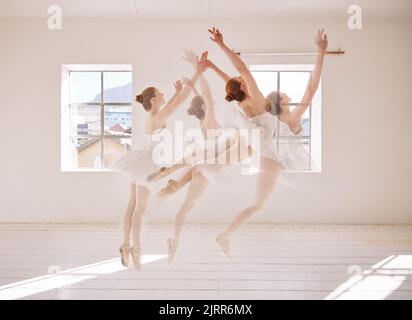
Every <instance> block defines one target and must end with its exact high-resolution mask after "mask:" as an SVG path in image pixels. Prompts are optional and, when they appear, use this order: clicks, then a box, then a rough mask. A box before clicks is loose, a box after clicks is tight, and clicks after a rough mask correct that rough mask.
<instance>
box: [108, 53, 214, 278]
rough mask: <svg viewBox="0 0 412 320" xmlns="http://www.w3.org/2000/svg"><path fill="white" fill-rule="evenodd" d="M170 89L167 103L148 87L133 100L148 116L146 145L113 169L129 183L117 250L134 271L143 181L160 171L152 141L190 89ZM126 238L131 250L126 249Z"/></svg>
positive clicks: (146, 191)
mask: <svg viewBox="0 0 412 320" xmlns="http://www.w3.org/2000/svg"><path fill="white" fill-rule="evenodd" d="M205 59H206V55H205V53H204V54H203V55H202V57H201V58H200V60H197V61H196V70H195V73H194V75H193V76H192V78H191V80H190V81H191V82H192V83H196V81H197V80H198V79H199V77H200V75H201V74H202V73H203V71H204V70H205V67H204V61H205ZM174 86H175V90H176V92H175V94H174V95H173V97H172V98H171V99H170V100H169V101H168V102H167V103H165V98H164V95H163V93H162V92H160V91H159V89H157V88H155V87H148V88H146V89H144V90H143V92H142V93H141V94H139V95H137V96H136V101H137V102H138V103H140V104H142V106H143V108H144V109H145V111H147V112H148V113H149V115H148V117H147V119H146V126H145V133H146V135H147V141H146V145H145V147H144V148H143V149H140V150H135V151H132V152H129V153H128V154H127V155H125V156H124V157H122V158H121V159H120V160H118V161H117V162H116V163H115V164H114V165H113V169H114V170H115V171H118V172H120V173H121V174H123V175H126V176H127V177H129V178H131V180H132V183H131V186H130V197H129V202H128V206H127V208H126V212H125V213H124V217H123V243H122V245H121V246H120V249H119V251H120V257H121V262H122V264H123V266H125V267H127V266H128V265H129V253H130V255H131V256H132V260H133V264H134V267H135V268H136V269H138V270H140V268H141V259H140V257H141V245H140V244H141V222H142V217H143V214H144V212H145V210H146V207H147V202H148V199H149V196H150V193H151V191H150V189H151V184H150V183H149V181H147V176H148V175H149V174H150V173H152V172H155V171H157V170H159V168H160V167H162V164H160V163H156V161H155V160H153V159H152V151H153V149H154V147H155V146H156V144H157V142H155V141H154V140H153V139H152V137H153V135H155V134H158V133H160V131H161V130H164V129H165V128H166V121H167V119H168V118H169V117H170V116H171V115H172V114H173V113H174V112H175V111H176V110H177V108H178V107H179V106H180V105H181V104H182V103H183V102H184V101H185V100H186V98H187V97H188V96H189V95H190V92H191V88H189V87H188V86H183V85H182V83H181V81H180V80H179V81H176V82H175V83H174ZM130 234H131V235H132V241H133V246H132V247H130Z"/></svg>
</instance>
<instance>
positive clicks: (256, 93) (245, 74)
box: [208, 27, 264, 99]
mask: <svg viewBox="0 0 412 320" xmlns="http://www.w3.org/2000/svg"><path fill="white" fill-rule="evenodd" d="M208 31H209V32H210V34H211V35H212V36H211V37H210V39H212V41H213V42H215V43H216V44H217V45H218V46H219V48H220V49H222V51H223V52H224V53H225V54H226V56H227V57H228V58H229V60H230V62H232V64H233V66H234V67H235V68H236V70H237V71H238V72H239V73H240V76H241V77H242V78H243V80H244V81H245V82H246V85H247V87H248V90H249V94H250V95H251V96H252V97H253V98H263V99H264V96H263V95H262V93H261V92H260V90H259V88H258V85H257V83H256V81H255V79H254V78H253V76H252V73H251V72H250V71H249V68H248V66H247V65H246V63H245V62H244V61H243V60H242V59H241V58H240V57H239V55H237V54H236V53H234V52H233V51H232V50H231V49H230V48H229V47H228V46H227V45H226V44H225V43H224V41H223V35H222V33H221V32H220V31H219V29H216V28H215V27H213V28H212V29H209V30H208Z"/></svg>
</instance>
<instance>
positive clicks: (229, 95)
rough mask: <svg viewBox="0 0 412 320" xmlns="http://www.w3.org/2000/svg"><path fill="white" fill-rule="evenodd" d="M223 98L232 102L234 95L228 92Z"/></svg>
mask: <svg viewBox="0 0 412 320" xmlns="http://www.w3.org/2000/svg"><path fill="white" fill-rule="evenodd" d="M225 99H226V100H227V101H229V102H232V101H233V100H235V95H234V94H233V93H228V94H227V95H226V97H225Z"/></svg>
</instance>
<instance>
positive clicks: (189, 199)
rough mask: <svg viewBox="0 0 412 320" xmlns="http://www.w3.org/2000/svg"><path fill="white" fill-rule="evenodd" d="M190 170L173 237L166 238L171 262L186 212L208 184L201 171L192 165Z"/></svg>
mask: <svg viewBox="0 0 412 320" xmlns="http://www.w3.org/2000/svg"><path fill="white" fill-rule="evenodd" d="M192 170H193V173H192V180H191V182H190V185H189V189H188V190H187V194H186V198H185V200H184V202H183V204H182V205H181V207H180V209H179V211H178V213H177V215H176V218H175V225H174V234H173V238H171V239H169V240H168V245H169V261H170V262H173V258H174V255H175V253H176V249H177V245H178V243H179V239H180V233H181V231H182V226H183V223H184V222H185V220H186V217H187V215H188V213H189V212H190V210H191V209H192V208H193V206H194V205H195V204H196V201H197V200H198V199H199V198H200V196H201V195H202V194H203V192H204V191H205V190H206V187H207V185H208V184H209V180H208V179H207V178H206V177H204V176H203V175H202V174H201V172H199V171H198V170H197V169H196V167H194V168H193V169H192Z"/></svg>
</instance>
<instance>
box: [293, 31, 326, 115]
mask: <svg viewBox="0 0 412 320" xmlns="http://www.w3.org/2000/svg"><path fill="white" fill-rule="evenodd" d="M315 42H316V45H317V47H318V56H317V59H316V64H315V67H314V69H313V71H312V75H311V77H310V79H309V81H308V84H307V86H306V91H305V94H304V95H303V98H302V100H301V102H300V103H299V105H297V106H296V108H295V109H294V110H293V111H292V116H293V117H294V118H296V119H298V121H299V122H300V119H301V117H302V115H303V114H304V113H305V111H306V110H307V109H308V107H309V106H310V104H311V103H312V99H313V97H314V95H315V93H316V91H317V90H318V87H319V82H320V76H321V74H322V67H323V60H324V57H325V52H326V49H327V48H328V36H327V34H326V33H325V29H322V30H319V31H318V34H317V36H316V40H315Z"/></svg>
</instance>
